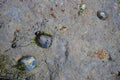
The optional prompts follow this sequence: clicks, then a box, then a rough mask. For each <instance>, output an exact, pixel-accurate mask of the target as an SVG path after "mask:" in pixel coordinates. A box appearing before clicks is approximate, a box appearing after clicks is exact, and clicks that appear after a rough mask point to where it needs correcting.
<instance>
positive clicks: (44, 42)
mask: <svg viewBox="0 0 120 80" xmlns="http://www.w3.org/2000/svg"><path fill="white" fill-rule="evenodd" d="M35 35H36V40H35V41H36V43H37V45H38V46H40V47H42V48H48V47H50V46H51V44H52V36H51V35H50V34H47V33H44V32H40V31H38V32H36V33H35Z"/></svg>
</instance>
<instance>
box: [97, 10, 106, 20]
mask: <svg viewBox="0 0 120 80" xmlns="http://www.w3.org/2000/svg"><path fill="white" fill-rule="evenodd" d="M97 17H98V18H99V19H100V20H106V19H107V17H108V15H107V13H106V12H105V11H97Z"/></svg>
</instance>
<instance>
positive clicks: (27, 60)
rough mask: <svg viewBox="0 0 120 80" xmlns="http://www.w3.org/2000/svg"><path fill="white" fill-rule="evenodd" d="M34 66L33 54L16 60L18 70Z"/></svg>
mask: <svg viewBox="0 0 120 80" xmlns="http://www.w3.org/2000/svg"><path fill="white" fill-rule="evenodd" d="M35 66H36V60H35V58H34V57H33V56H27V57H23V58H21V59H20V60H19V61H18V68H19V69H20V70H32V69H34V68H35Z"/></svg>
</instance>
